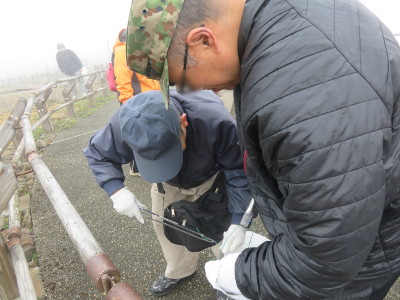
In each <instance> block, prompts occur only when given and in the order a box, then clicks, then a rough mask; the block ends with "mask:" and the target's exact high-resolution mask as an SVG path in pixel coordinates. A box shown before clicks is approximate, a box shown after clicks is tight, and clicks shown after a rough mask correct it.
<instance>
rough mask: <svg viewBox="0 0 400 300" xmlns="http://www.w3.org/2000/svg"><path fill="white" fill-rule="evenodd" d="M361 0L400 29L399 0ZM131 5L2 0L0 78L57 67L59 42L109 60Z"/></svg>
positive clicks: (118, 0) (86, 57)
mask: <svg viewBox="0 0 400 300" xmlns="http://www.w3.org/2000/svg"><path fill="white" fill-rule="evenodd" d="M232 1H233V0H232ZM361 2H363V3H364V4H365V5H367V6H368V7H369V8H370V9H371V10H372V11H373V12H374V13H375V14H376V15H377V16H378V17H379V18H381V19H382V20H383V21H384V23H385V24H386V25H387V26H388V27H389V28H390V29H391V30H392V32H393V33H400V3H399V1H398V0H362V1H361ZM130 4H131V0H113V1H110V0H104V1H98V0H97V1H94V0H79V1H78V0H68V1H67V0H63V1H61V0H0V37H1V47H0V78H7V77H15V76H19V75H29V74H34V73H44V72H46V70H47V68H48V70H49V71H51V72H52V71H55V70H57V64H56V60H55V55H56V52H57V49H56V44H57V43H58V42H62V43H64V44H65V46H66V47H67V48H70V49H72V50H74V51H75V52H76V53H77V54H78V56H79V57H81V58H82V60H83V63H84V64H86V61H88V62H89V64H93V63H106V62H108V61H109V60H110V57H109V53H111V49H112V46H113V45H114V42H115V39H116V37H117V34H118V32H119V30H120V29H121V28H124V27H126V24H127V21H128V15H129V8H130ZM107 43H108V44H107Z"/></svg>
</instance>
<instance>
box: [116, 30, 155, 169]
mask: <svg viewBox="0 0 400 300" xmlns="http://www.w3.org/2000/svg"><path fill="white" fill-rule="evenodd" d="M113 49H114V50H113V54H112V58H111V62H112V64H113V66H114V76H115V84H116V87H117V91H118V100H119V102H120V103H121V105H122V104H123V103H124V102H125V101H127V100H128V99H130V98H132V97H133V96H136V95H138V94H140V93H142V92H147V91H152V90H160V83H159V82H158V81H156V80H152V79H149V78H147V77H146V76H144V75H141V74H138V73H136V72H133V71H131V69H130V68H129V67H128V65H127V63H126V28H124V29H122V30H121V31H120V32H119V34H118V37H117V41H116V42H115V44H114V48H113ZM129 173H130V175H132V176H138V175H139V171H138V169H137V167H136V165H135V163H134V162H131V163H130V171H129Z"/></svg>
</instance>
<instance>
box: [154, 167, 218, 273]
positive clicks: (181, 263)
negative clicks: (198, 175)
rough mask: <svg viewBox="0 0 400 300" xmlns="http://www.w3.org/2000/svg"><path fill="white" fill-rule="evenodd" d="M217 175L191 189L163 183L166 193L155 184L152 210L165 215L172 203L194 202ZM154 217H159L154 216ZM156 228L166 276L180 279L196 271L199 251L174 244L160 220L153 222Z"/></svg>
mask: <svg viewBox="0 0 400 300" xmlns="http://www.w3.org/2000/svg"><path fill="white" fill-rule="evenodd" d="M215 177H216V175H214V176H213V177H212V178H210V179H209V180H207V181H206V182H204V183H203V184H201V185H199V186H198V187H195V188H191V189H181V188H177V187H173V186H171V185H169V184H167V183H163V188H164V190H165V194H161V193H159V192H158V188H157V184H153V186H152V188H151V200H152V206H153V207H152V210H153V212H155V213H156V214H159V215H161V216H163V215H164V209H165V208H166V207H167V206H168V205H170V204H171V203H174V202H177V201H179V200H186V201H190V202H193V201H195V200H196V199H197V198H199V197H200V196H201V195H202V194H203V193H205V192H206V191H207V190H208V189H210V188H211V186H212V184H213V182H214V180H215ZM153 218H157V217H154V216H153ZM153 225H154V230H155V231H156V234H157V238H158V241H159V242H160V244H161V248H162V251H163V253H164V257H165V260H166V261H167V269H166V270H165V276H166V277H167V278H171V279H180V278H183V277H186V276H189V275H192V274H193V273H194V272H195V271H196V267H197V261H198V259H199V252H190V251H189V250H187V249H186V247H184V246H180V245H175V244H172V243H171V242H170V241H169V240H168V239H167V238H166V237H165V235H164V229H163V225H162V224H160V223H158V222H153ZM212 251H213V253H214V255H216V256H218V253H219V249H218V245H216V246H213V247H212Z"/></svg>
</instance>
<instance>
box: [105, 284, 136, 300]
mask: <svg viewBox="0 0 400 300" xmlns="http://www.w3.org/2000/svg"><path fill="white" fill-rule="evenodd" d="M106 300H143V298H142V297H141V296H140V295H139V294H138V293H136V292H135V291H134V290H133V289H132V287H131V286H130V285H129V284H128V283H126V282H120V283H117V284H116V285H114V286H113V287H112V288H111V290H110V291H109V292H108V294H107V296H106Z"/></svg>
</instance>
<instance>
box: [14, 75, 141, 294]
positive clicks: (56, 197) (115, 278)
mask: <svg viewBox="0 0 400 300" xmlns="http://www.w3.org/2000/svg"><path fill="white" fill-rule="evenodd" d="M101 73H102V74H104V71H97V72H92V73H87V74H84V75H79V76H74V77H69V78H64V79H59V80H55V81H53V82H50V83H48V84H46V85H45V86H43V87H41V88H40V89H38V90H36V91H34V92H33V93H32V95H31V96H30V97H29V98H28V101H27V104H26V107H25V111H24V113H23V115H22V117H21V123H22V133H23V139H22V140H21V142H20V143H19V145H18V147H17V150H16V151H15V153H14V157H13V159H12V163H13V164H14V165H16V164H17V163H18V161H19V160H20V159H21V157H22V155H23V154H25V157H26V158H27V160H28V161H29V162H30V164H31V165H32V168H33V170H34V172H35V174H36V176H37V179H38V180H39V182H40V184H41V185H42V187H43V189H44V191H45V193H46V195H47V196H48V198H49V200H50V202H51V204H52V205H53V208H54V210H55V211H56V213H57V215H58V217H59V219H60V220H61V223H62V224H63V226H64V228H65V230H66V231H67V233H68V235H69V237H70V239H71V241H72V242H73V244H74V246H75V247H76V249H77V250H78V253H79V255H80V257H81V259H82V261H83V263H84V264H85V265H86V270H87V272H88V274H89V276H90V278H91V279H92V281H93V283H94V284H95V285H96V287H97V288H98V290H99V291H101V292H104V294H105V295H106V299H107V300H108V299H121V300H141V299H142V298H141V297H140V296H139V294H137V293H136V292H135V291H134V290H133V289H132V287H130V285H129V284H127V283H124V282H120V277H121V276H120V273H119V271H118V269H117V268H116V267H115V266H114V265H113V263H112V261H111V260H110V258H109V257H108V256H107V255H106V254H105V253H104V252H103V250H102V249H101V247H100V245H99V244H98V242H97V241H96V239H95V238H94V236H93V235H92V233H91V232H90V230H89V228H88V227H87V226H86V224H85V223H84V221H83V220H82V218H81V217H80V215H79V214H78V212H77V211H76V210H75V208H74V206H73V205H72V203H71V202H70V201H69V199H68V197H67V195H66V194H65V192H64V191H63V190H62V188H61V187H60V185H59V184H58V182H57V180H56V179H55V178H54V176H53V175H52V173H51V171H50V170H49V168H48V167H47V166H46V164H45V163H44V161H43V160H42V159H41V157H40V155H39V154H38V152H37V148H36V144H35V141H34V138H33V130H35V129H36V128H38V126H40V125H42V124H43V123H44V122H46V121H48V120H49V118H50V116H51V115H52V114H53V113H55V112H57V111H59V110H61V109H63V108H71V107H73V104H74V103H75V102H77V101H80V100H82V99H85V98H89V99H91V98H92V99H93V97H94V94H95V93H98V92H100V91H103V92H106V91H107V87H106V86H105V82H104V78H103V81H102V82H101V83H102V87H101V88H99V89H97V90H95V91H92V89H91V84H93V81H94V80H95V77H91V78H92V80H90V86H88V85H87V91H89V92H86V93H85V94H84V95H83V96H81V97H78V98H73V99H70V97H69V93H70V92H71V89H72V87H71V86H69V87H68V90H67V92H66V95H67V96H66V98H65V100H66V101H67V102H66V103H64V104H62V105H60V106H58V107H56V108H53V109H52V110H50V111H47V108H46V113H43V112H42V115H41V118H40V119H39V120H38V121H37V122H36V123H35V124H34V125H33V126H32V124H31V122H30V116H31V113H32V110H33V107H34V105H35V104H37V101H38V99H39V97H40V96H42V95H43V94H44V95H45V96H44V97H46V99H44V102H45V101H46V100H47V97H48V95H49V91H50V92H51V89H52V88H53V87H55V86H56V85H57V84H58V83H63V82H68V85H69V84H70V83H71V82H72V84H74V82H73V81H75V80H77V79H79V78H82V77H86V76H95V75H98V74H101ZM46 91H47V92H48V93H47V95H46V94H45V93H46ZM24 149H25V152H24ZM16 204H17V203H16V202H15V201H14V197H13V198H12V200H11V201H10V203H9V210H10V212H14V211H18V207H17V205H16ZM15 219H16V217H15V214H14V216H13V218H12V222H13V223H12V226H10V235H9V245H10V250H11V253H14V257H18V259H19V260H23V259H21V257H20V254H21V252H20V251H21V249H22V247H20V246H21V245H20V244H19V242H18V239H19V238H20V235H19V236H18V232H20V225H19V224H18V222H15ZM10 225H11V223H10ZM11 241H12V242H11ZM13 261H14V260H13ZM26 267H27V263H26V260H24V261H23V262H16V261H14V269H15V270H16V271H17V270H18V272H17V274H16V277H17V281H18V288H19V290H20V295H21V299H36V298H33V297H32V298H29V297H26V298H24V297H23V295H27V294H29V293H30V294H32V290H31V285H30V283H29V281H30V280H29V279H27V278H26V277H27V274H26ZM20 282H25V283H26V284H22V285H20Z"/></svg>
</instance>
